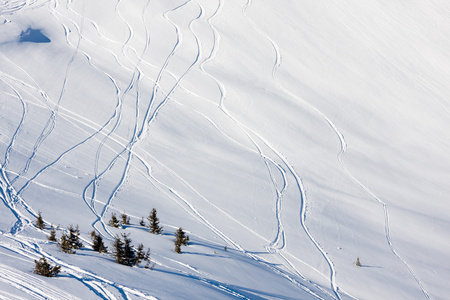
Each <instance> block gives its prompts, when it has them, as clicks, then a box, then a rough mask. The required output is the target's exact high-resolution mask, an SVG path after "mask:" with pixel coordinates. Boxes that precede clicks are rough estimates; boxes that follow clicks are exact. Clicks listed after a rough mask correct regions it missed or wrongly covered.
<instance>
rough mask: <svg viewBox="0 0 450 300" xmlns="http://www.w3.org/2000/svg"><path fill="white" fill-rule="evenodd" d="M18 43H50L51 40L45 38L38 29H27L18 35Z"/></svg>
mask: <svg viewBox="0 0 450 300" xmlns="http://www.w3.org/2000/svg"><path fill="white" fill-rule="evenodd" d="M19 41H20V42H31V43H50V42H51V40H50V39H49V38H48V37H46V36H45V35H44V34H43V33H42V32H41V30H40V29H31V27H29V28H28V29H27V30H26V31H22V33H21V34H20V39H19Z"/></svg>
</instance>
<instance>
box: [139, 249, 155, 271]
mask: <svg viewBox="0 0 450 300" xmlns="http://www.w3.org/2000/svg"><path fill="white" fill-rule="evenodd" d="M136 257H137V265H139V264H140V263H141V262H146V264H145V267H144V268H146V269H153V267H154V266H155V264H152V263H151V261H150V248H147V252H144V245H143V244H142V243H141V244H139V245H138V248H137V253H136Z"/></svg>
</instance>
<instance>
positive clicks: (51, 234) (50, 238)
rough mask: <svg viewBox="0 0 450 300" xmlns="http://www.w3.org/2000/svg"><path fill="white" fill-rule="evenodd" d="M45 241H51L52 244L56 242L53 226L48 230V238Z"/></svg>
mask: <svg viewBox="0 0 450 300" xmlns="http://www.w3.org/2000/svg"><path fill="white" fill-rule="evenodd" d="M47 239H48V240H49V241H52V242H56V241H57V240H56V229H55V227H53V225H52V227H51V229H50V236H49V237H48V238H47Z"/></svg>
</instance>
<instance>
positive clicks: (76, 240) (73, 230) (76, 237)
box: [69, 225, 83, 249]
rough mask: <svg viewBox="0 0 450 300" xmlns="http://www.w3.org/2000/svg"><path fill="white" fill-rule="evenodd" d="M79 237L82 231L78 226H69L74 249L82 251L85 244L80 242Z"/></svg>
mask: <svg viewBox="0 0 450 300" xmlns="http://www.w3.org/2000/svg"><path fill="white" fill-rule="evenodd" d="M79 237H80V229H79V228H78V225H77V226H76V227H73V226H72V225H69V241H70V244H71V245H72V249H80V248H81V247H83V243H82V242H81V241H80V238H79Z"/></svg>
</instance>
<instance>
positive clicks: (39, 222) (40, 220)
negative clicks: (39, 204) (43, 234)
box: [36, 211, 45, 229]
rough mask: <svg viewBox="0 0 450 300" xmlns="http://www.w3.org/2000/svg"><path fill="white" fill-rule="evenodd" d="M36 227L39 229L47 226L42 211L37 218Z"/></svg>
mask: <svg viewBox="0 0 450 300" xmlns="http://www.w3.org/2000/svg"><path fill="white" fill-rule="evenodd" d="M36 227H37V228H39V229H44V228H45V224H44V219H43V218H42V214H41V212H40V211H38V215H37V218H36Z"/></svg>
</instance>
